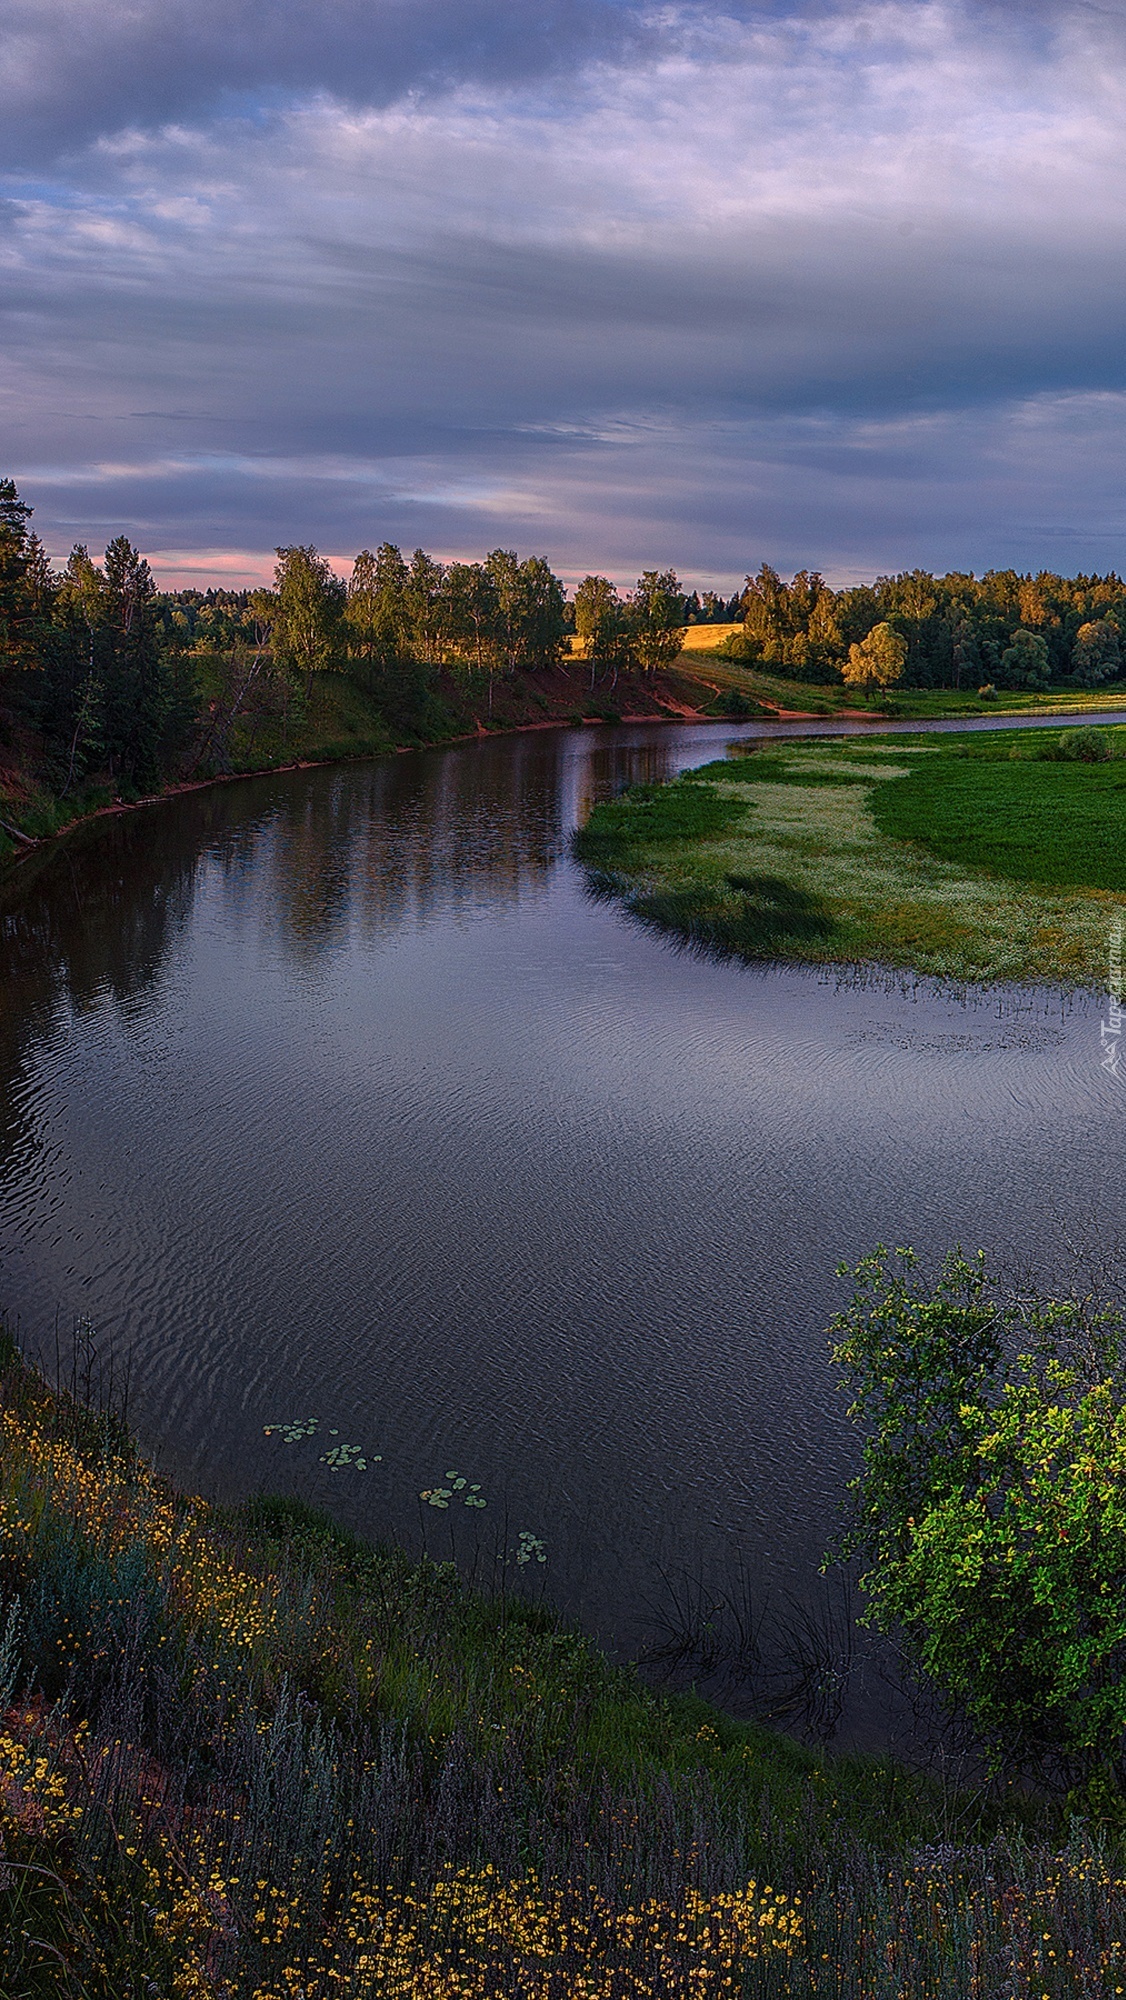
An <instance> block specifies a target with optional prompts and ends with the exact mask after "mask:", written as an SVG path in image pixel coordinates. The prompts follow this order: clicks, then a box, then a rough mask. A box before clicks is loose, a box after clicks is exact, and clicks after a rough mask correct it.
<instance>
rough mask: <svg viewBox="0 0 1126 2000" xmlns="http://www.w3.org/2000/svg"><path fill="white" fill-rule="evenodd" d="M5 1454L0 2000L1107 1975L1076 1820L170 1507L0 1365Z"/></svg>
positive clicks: (737, 1989)
mask: <svg viewBox="0 0 1126 2000" xmlns="http://www.w3.org/2000/svg"><path fill="white" fill-rule="evenodd" d="M0 1438H2V1440H3V1450H2V1453H0V1574H2V1577H3V1585H4V1589H3V1600H4V1616H3V1619H2V1620H0V1836H2V1849H0V1914H2V1921H0V1990H2V1991H3V1992H5V1993H6V1994H11V1995H13V1996H17V1995H18V1996H19V2000H48V1996H50V2000H60V1996H73V1997H74V2000H134V1996H136V2000H141V1996H143V1995H150V1994H152V1993H154V1992H156V1993H160V1994H161V1995H169V1996H176V2000H181V1996H182V1997H183V2000H335V1996H337V1995H339V1994H347V1995H348V1996H349V2000H490V1996H491V1997H492V2000H500V1996H508V2000H515V1996H516V1995H519V1996H520V2000H575V1996H578V1995H583V1996H585V2000H722V1997H723V1996H736V1995H741V1996H744V2000H749V1996H754V2000H782V1996H790V2000H893V1996H895V2000H903V1996H909V2000H966V1996H968V1995H972V1994H978V1995H980V1996H982V2000H993V1996H994V1995H997V1994H1000V1993H1001V1992H1002V1990H1004V1991H1013V1992H1019V1993H1022V1994H1030V1995H1031V1994H1036V1995H1041V1994H1043V1993H1048V1994H1049V1995H1050V1996H1051V2000H1094V1996H1095V1995H1096V1994H1098V1995H1102V1994H1104V1993H1107V1992H1112V1991H1113V1990H1114V1982H1115V1979H1116V1978H1121V1977H1122V1962H1123V1961H1122V1945H1121V1943H1120V1942H1119V1940H1120V1939H1121V1938H1122V1935H1123V1924H1124V1923H1126V1881H1123V1880H1122V1879H1121V1871H1120V1868H1119V1864H1118V1861H1117V1858H1116V1852H1115V1850H1114V1848H1113V1846H1112V1845H1109V1846H1108V1838H1109V1836H1110V1832H1111V1827H1110V1824H1109V1823H1104V1824H1103V1825H1102V1826H1101V1828H1100V1826H1099V1824H1098V1823H1097V1822H1090V1823H1085V1822H1083V1821H1081V1820H1080V1819H1077V1818H1075V1817H1074V1816H1072V1817H1071V1818H1070V1819H1069V1818H1068V1815H1067V1812H1066V1810H1065V1809H1064V1808H1062V1807H1061V1806H1060V1805H1059V1804H1058V1803H1054V1802H1053V1801H1052V1800H1051V1799H1049V1798H1047V1797H1045V1796H1039V1797H1038V1796H1036V1795H1034V1794H1032V1793H1025V1792H1021V1791H1019V1790H1014V1789H1013V1788H1012V1787H1011V1785H1010V1786H1008V1787H1006V1786H1004V1785H1000V1784H997V1785H994V1786H993V1787H991V1788H990V1787H985V1788H982V1787H981V1786H980V1785H977V1786H976V1787H970V1786H968V1785H967V1786H966V1787H965V1788H964V1789H961V1790H959V1789H958V1787H957V1786H956V1785H952V1784H951V1783H950V1782H949V1781H946V1782H942V1783H939V1782H936V1781H935V1780H933V1779H931V1778H928V1777H926V1776H924V1775H922V1774H919V1773H917V1772H913V1771H911V1770H909V1769H907V1768H906V1767H904V1766H902V1765H898V1764H896V1763H895V1762H893V1761H891V1760H889V1759H886V1758H884V1759H874V1758H868V1759H863V1758H858V1757H852V1758H849V1757H842V1756H836V1755H830V1754H828V1753H827V1752H826V1751H825V1750H824V1749H818V1748H816V1747H805V1746H802V1745H801V1744H799V1743H797V1742H795V1741H793V1740H792V1739H790V1738H787V1737H785V1736H781V1735H777V1734H773V1733H771V1732H768V1731H767V1730H765V1729H763V1728H760V1727H756V1726H754V1725H752V1724H747V1723H741V1722H737V1721H735V1720H733V1719H732V1718H731V1717H730V1716H728V1715H725V1714H723V1713H722V1712H721V1711H720V1710H718V1709H716V1708H714V1707H711V1706H709V1705H708V1704H707V1703H706V1702H704V1701H702V1700H700V1699H699V1698H698V1697H697V1696H696V1695H694V1694H691V1693H681V1694H673V1693H669V1692H662V1691H660V1690H657V1689H654V1688H652V1687H650V1686H648V1685H646V1684H645V1683H644V1682H643V1681H641V1680H640V1679H639V1678H638V1677H637V1675H636V1674H635V1673H634V1672H633V1671H632V1670H630V1669H625V1668H618V1667H614V1666H612V1665H610V1663H609V1662H608V1661H607V1660H606V1659H605V1657H604V1656H603V1655H602V1654H601V1653H600V1652H599V1650H598V1648H597V1647H596V1646H595V1645H594V1644H593V1643H592V1642H591V1641H589V1640H588V1639H586V1638H584V1637H583V1636H582V1635H581V1634H578V1633H576V1632H573V1631H569V1630H567V1629H566V1628H565V1627H564V1626H563V1625H562V1624H561V1623H560V1622H559V1621H558V1619H557V1618H556V1617H555V1616H554V1615H553V1614H552V1613H551V1612H550V1611H548V1610H546V1609H544V1608H543V1607H542V1606H540V1605H538V1604H537V1603H535V1602H534V1601H532V1600H530V1599H529V1598H528V1597H526V1596H524V1595H522V1594H521V1593H520V1591H519V1589H518V1588H509V1589H508V1590H507V1591H506V1592H504V1593H503V1594H501V1595H499V1596H492V1597H488V1596H485V1595H483V1594H482V1593H481V1592H480V1591H477V1590H474V1589H473V1588H471V1587H470V1586H469V1585H468V1584H466V1583H465V1582H464V1581H462V1580H461V1579H460V1578H459V1577H458V1575H457V1574H456V1572H455V1571H454V1569H453V1567H452V1565H450V1564H438V1563H434V1562H431V1561H429V1560H427V1559H417V1558H413V1557H410V1556H408V1555H407V1554H405V1553H404V1552H402V1551H399V1550H394V1549H388V1548H380V1547H373V1546H369V1545H367V1544H364V1543H362V1542H360V1541H358V1540H357V1539H356V1538H355V1537H353V1536H351V1535H349V1534H348V1533H346V1532H345V1531H343V1530H341V1529H340V1528H338V1527H336V1526H335V1525H334V1523H333V1522H332V1521H331V1520H330V1519H329V1518H328V1517H327V1516H325V1515H323V1514H320V1513H318V1512H317V1511H316V1510H315V1509H313V1508H310V1507H308V1506H307V1505H305V1504H303V1503H302V1502H301V1501H299V1500H295V1499H281V1498H278V1499H267V1498H262V1499H257V1500H254V1501H251V1502H247V1503H244V1504H243V1505H241V1506H238V1507H224V1506H219V1505H213V1504H209V1503H207V1502H204V1501H202V1500H199V1499H193V1498H191V1497H189V1496H187V1495H184V1494H181V1493H178V1492H177V1491H176V1490H174V1489H173V1488H172V1487H171V1486H170V1485H169V1484H168V1483H167V1482H165V1481H164V1480H162V1479H160V1478H158V1477H157V1476H156V1475H155V1474H154V1472H153V1471H152V1469H151V1468H150V1467H149V1466H148V1465H147V1464H146V1462H145V1461H144V1460H143V1459H142V1458H141V1457H140V1456H139V1454H138V1452H137V1450H136V1448H135V1446H134V1444H133V1442H132V1440H131V1438H130V1436H129V1434H128V1432H127V1431H126V1429H125V1428H124V1426H123V1424H122V1423H121V1421H120V1420H119V1419H118V1418H117V1417H116V1416H115V1415H114V1414H113V1413H112V1411H110V1410H108V1409H104V1408H103V1409H98V1408H95V1407H91V1406H90V1404H89V1403H84V1402H82V1401H80V1400H76V1399H75V1397H74V1396H72V1395H69V1394H67V1393H65V1392H61V1391H54V1390H51V1389H50V1388H48V1386H47V1385H46V1384H45V1382H44V1381H43V1380H42V1378H41V1377H40V1376H38V1375H37V1374H36V1373H35V1372H34V1371H33V1370H31V1369H30V1368H28V1367H27V1366H26V1365H25V1364H24V1363H23V1362H22V1361H21V1360H20V1358H19V1356H18V1353H17V1351H16V1349H15V1347H14V1344H13V1343H12V1342H11V1340H10V1339H8V1338H7V1337H6V1336H5V1337H4V1339H3V1346H2V1352H0ZM1072 1803H1073V1802H1072ZM1007 1980H1008V1981H1013V1982H1015V1983H1012V1984H1006V1981H1007Z"/></svg>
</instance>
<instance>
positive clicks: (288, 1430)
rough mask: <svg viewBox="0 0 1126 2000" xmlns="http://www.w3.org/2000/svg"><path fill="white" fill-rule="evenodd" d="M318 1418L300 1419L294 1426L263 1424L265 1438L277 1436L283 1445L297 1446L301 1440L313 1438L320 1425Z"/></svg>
mask: <svg viewBox="0 0 1126 2000" xmlns="http://www.w3.org/2000/svg"><path fill="white" fill-rule="evenodd" d="M320 1421H321V1420H320V1418H319V1417H302V1418H301V1419H300V1421H299V1422H297V1423H295V1424H264V1425H263V1426H262V1428H263V1430H264V1431H265V1433H266V1436H267V1437H273V1436H274V1435H275V1434H276V1435H277V1436H279V1437H280V1438H281V1440H282V1443H283V1444H297V1443H298V1442H299V1441H300V1439H301V1438H311V1437H315V1436H316V1433H317V1430H318V1428H319V1425H320Z"/></svg>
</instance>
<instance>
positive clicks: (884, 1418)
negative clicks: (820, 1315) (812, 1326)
mask: <svg viewBox="0 0 1126 2000" xmlns="http://www.w3.org/2000/svg"><path fill="white" fill-rule="evenodd" d="M852 1276H853V1277H854V1279H855V1281H856V1287H857V1289H856V1292H855V1294H854V1296H853V1299H852V1301H851V1303H850V1304H849V1305H848V1306H847V1307H846V1308H845V1310H844V1311H843V1312H842V1313H840V1314H838V1315H837V1317H836V1319H835V1320H834V1321H833V1324H832V1328H831V1332H832V1334H833V1337H834V1341H835V1346H834V1358H835V1359H836V1361H837V1363H838V1365H839V1366H840V1367H841V1368H842V1369H843V1371H844V1374H845V1377H846V1379H847V1381H848V1382H849V1384H850V1387H851V1389H852V1394H853V1401H852V1406H851V1414H852V1415H853V1416H854V1417H855V1418H856V1419H857V1420H858V1421H860V1422H862V1423H863V1424H864V1425H865V1427H866V1430H867V1433H868V1435H867V1440H866V1442H865V1445H864V1453H863V1456H864V1469H863V1472H862V1473H861V1474H860V1476H859V1478H858V1479H856V1480H855V1481H854V1482H853V1486H852V1491H853V1495H854V1499H855V1512H854V1517H853V1525H852V1528H851V1532H850V1533H849V1535H848V1536H847V1538H846V1542H845V1548H846V1550H848V1551H856V1552H860V1553H862V1554H863V1555H864V1556H866V1557H867V1559H868V1562H869V1564H870V1567H869V1569H868V1571H867V1574H866V1575H865V1576H864V1577H863V1578H862V1579H861V1587H862V1588H863V1589H864V1591H865V1592H866V1594H867V1596H868V1598H869V1600H870V1611H869V1614H868V1615H869V1618H870V1619H871V1621H872V1622H874V1623H875V1624H876V1625H878V1626H879V1627H881V1628H882V1629H884V1630H889V1629H892V1628H896V1629H898V1630H899V1631H900V1632H901V1633H902V1634H903V1635H904V1638H905V1640H906V1643H907V1646H908V1648H909V1650H910V1651H911V1653H912V1654H913V1655H914V1657H915V1659H916V1661H917V1662H918V1664H919V1665H920V1666H921V1667H922V1669H923V1670H924V1671H925V1672H926V1673H927V1674H928V1675H930V1676H931V1677H932V1678H933V1679H934V1680H935V1681H936V1682H937V1684H938V1686H939V1687H940V1688H941V1689H942V1691H943V1692H944V1693H945V1695H946V1696H947V1697H948V1699H950V1700H951V1701H952V1702H953V1703H955V1704H957V1705H960V1706H961V1707H962V1708H963V1709H964V1711H965V1713H966V1714H967V1715H968V1717H969V1718H970V1720H971V1721H972V1723H973V1724H974V1725H975V1727H976V1729H977V1731H978V1733H979V1734H980V1736H981V1738H982V1739H983V1741H984V1743H985V1744H986V1746H987V1748H988V1751H989V1753H990V1756H991V1758H992V1761H993V1764H994V1766H995V1767H996V1768H999V1767H1000V1765H1001V1763H1002V1762H1003V1761H1006V1762H1008V1763H1009V1764H1010V1765H1014V1764H1015V1765H1018V1766H1020V1765H1023V1766H1027V1767H1030V1768H1033V1769H1035V1770H1036V1771H1037V1772H1038V1773H1039V1774H1040V1775H1041V1776H1048V1777H1054V1778H1057V1779H1062V1780H1063V1781H1065V1782H1068V1783H1070V1784H1072V1785H1075V1784H1077V1783H1085V1784H1087V1785H1089V1784H1090V1783H1091V1782H1092V1781H1094V1782H1096V1783H1097V1782H1098V1781H1099V1780H1100V1778H1101V1779H1106V1780H1109V1781H1110V1782H1112V1783H1113V1784H1114V1785H1115V1787H1116V1788H1120V1787H1121V1785H1122V1782H1123V1779H1124V1778H1126V1393H1124V1392H1126V1382H1124V1378H1123V1365H1122V1364H1123V1354H1122V1342H1123V1332H1124V1329H1123V1323H1122V1320H1121V1318H1120V1317H1119V1315H1118V1314H1117V1313H1113V1312H1106V1311H1102V1312H1096V1311H1094V1310H1093V1309H1092V1308H1091V1306H1090V1304H1089V1302H1084V1301H1079V1300H1075V1299H1063V1300H1056V1299H1048V1300H1044V1299H1040V1298H1038V1297H1035V1296H1029V1295H1020V1294H1016V1293H1009V1294H1005V1293H1003V1292H1002V1291H1001V1290H1000V1288H999V1287H998V1286H997V1285H996V1284H995V1283H994V1282H993V1281H992V1280H991V1279H990V1277H989V1276H988V1274H987V1273H986V1271H985V1269H984V1266H983V1263H982V1260H981V1258H980V1256H979V1257H978V1258H977V1259H975V1260H973V1261H969V1260H967V1259H966V1258H965V1257H963V1256H962V1255H961V1253H960V1252H954V1253H952V1254H951V1256H949V1257H948V1258H947V1260H946V1262H945V1264H944V1265H943V1268H942V1270H941V1272H940V1273H939V1276H938V1279H937V1281H936V1282H935V1283H934V1284H933V1285H927V1284H926V1283H924V1282H923V1281H921V1279H920V1277H919V1275H918V1271H917V1264H916V1259H915V1257H914V1255H913V1253H912V1252H910V1251H900V1252H899V1253H897V1256H896V1258H895V1259H891V1258H890V1257H889V1254H888V1253H887V1252H886V1251H885V1250H884V1249H882V1248H881V1249H879V1250H877V1251H876V1253H875V1254H874V1255H873V1256H871V1257H868V1258H865V1260H864V1261H863V1262H862V1263H861V1264H860V1265H858V1266H857V1268H856V1270H855V1272H853V1273H852Z"/></svg>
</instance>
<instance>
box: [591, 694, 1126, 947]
mask: <svg viewBox="0 0 1126 2000" xmlns="http://www.w3.org/2000/svg"><path fill="white" fill-rule="evenodd" d="M1107 733H1108V735H1109V734H1110V732H1107ZM1117 735H1118V732H1114V736H1115V737H1117ZM1058 743H1059V739H1058V737H1057V734H1056V732H1054V731H1051V732H1049V731H1045V732H1043V733H1042V735H1041V734H1038V736H1037V741H1036V744H1035V747H1034V749H1033V747H1032V746H1029V745H1026V744H1022V745H1020V746H1017V747H1016V748H1014V746H1013V741H1012V737H1011V736H1010V735H1007V734H1005V733H1003V732H998V733H997V734H996V735H994V734H993V733H992V732H988V733H985V734H983V735H979V736H976V737H974V738H973V739H971V740H969V741H967V740H965V739H958V740H952V741H947V742H943V743H938V744H936V743H935V741H934V739H933V738H931V739H929V740H928V741H927V742H925V743H923V742H918V741H914V742H913V741H911V740H910V739H904V738H902V737H901V738H897V739H896V740H895V741H894V742H891V743H889V742H887V741H885V742H883V743H880V742H878V741H872V742H867V743H865V744H863V745H860V746H858V745H856V744H855V742H852V741H850V742H848V743H846V744H840V745H835V744H832V743H827V742H825V741H824V740H821V741H818V742H816V743H813V744H804V745H794V746H793V747H792V748H791V747H787V748H786V749H784V750H783V749H781V748H780V747H779V746H778V745H777V744H771V745H770V746H769V747H767V748H764V749H763V750H761V751H758V752H756V753H752V754H750V755H743V756H740V757H738V758H736V759H733V760H731V761H729V762H725V763H713V764H709V765H707V766H705V767H704V768H703V770H700V771H695V772H692V773H690V774H689V775H688V776H687V777H685V778H680V779H678V780H677V781H676V782H675V784H673V785H671V786H669V787H667V788H665V792H664V794H663V795H662V796H661V797H659V798H655V797H652V796H650V797H647V799H646V800H645V802H644V804H643V805H642V806H641V807H639V808H635V807H634V805H633V797H634V795H633V794H632V793H630V794H626V795H625V796H624V797H623V798H621V799H618V800H615V801H613V802H612V803H611V804H610V805H608V806H599V807H598V808H597V809H596V810H595V812H594V813H593V815H592V817H591V820H590V822H589V823H588V825H587V827H586V828H584V829H583V830H582V831H581V832H580V833H579V834H578V836H577V837H576V852H577V854H578V856H579V858H580V860H582V861H583V862H584V863H585V864H586V866H587V867H588V869H589V870H590V872H591V880H592V884H593V886H594V887H595V888H596V889H598V890H600V891H602V892H604V893H610V894H613V895H618V896H620V897H622V898H623V900H624V901H625V903H626V905H627V907H628V908H629V909H630V910H631V912H632V913H633V914H634V915H635V916H637V917H638V918H639V919H640V920H641V921H642V922H644V923H647V924H651V925H653V926H654V927H655V928H658V929H661V930H664V931H667V932H671V933H672V934H674V935H676V936H678V937H680V938H681V939H682V940H683V941H684V942H685V943H686V944H687V945H688V946H689V947H690V948H695V949H701V950H706V951H709V952H716V953H719V954H721V955H727V956H733V957H742V958H747V959H757V958H782V959H785V958H789V959H800V960H804V961H807V962H809V961H812V962H828V963H832V962H837V963H855V962H858V961H874V962H876V963H879V964H883V965H887V966H891V967H902V968H910V969H912V970H914V971H918V972H922V973H927V974H930V975H932V976H934V977H937V978H941V979H946V980H952V981H956V982H959V983H962V982H968V981H998V980H1050V981H1053V982H1057V983H1060V984H1065V985H1068V984H1076V985H1080V984H1092V985H1097V984H1100V983H1104V982H1105V978H1106V957H1107V935H1108V931H1109V928H1110V926H1111V924H1112V923H1113V921H1114V916H1115V898H1116V896H1117V895H1118V894H1119V893H1120V892H1121V891H1122V890H1124V889H1126V860H1124V859H1123V857H1124V856H1126V759H1123V758H1121V757H1120V755H1119V754H1117V753H1116V754H1115V755H1114V756H1113V757H1111V758H1109V759H1107V760H1106V761H1102V762H1093V763H1088V762H1084V761H1081V760H1079V759H1076V760H1075V761H1066V760H1064V761H1052V757H1053V752H1056V751H1058ZM647 789H650V790H651V788H647ZM724 812H726V814H727V817H726V819H723V820H722V823H721V820H720V817H719V816H720V815H722V814H723V813H724ZM764 885H765V887H764Z"/></svg>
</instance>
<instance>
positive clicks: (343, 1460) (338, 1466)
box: [321, 1431, 383, 1472]
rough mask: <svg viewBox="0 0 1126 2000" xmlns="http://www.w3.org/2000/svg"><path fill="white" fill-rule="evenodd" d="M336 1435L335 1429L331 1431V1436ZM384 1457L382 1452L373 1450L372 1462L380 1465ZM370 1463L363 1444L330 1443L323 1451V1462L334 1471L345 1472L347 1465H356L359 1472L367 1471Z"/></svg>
mask: <svg viewBox="0 0 1126 2000" xmlns="http://www.w3.org/2000/svg"><path fill="white" fill-rule="evenodd" d="M336 1435H337V1433H336V1432H335V1431H330V1432H329V1436H330V1437H335V1436H336ZM382 1457H383V1454H382V1452H378V1451H376V1452H373V1453H372V1456H371V1461H370V1462H371V1464H372V1465H379V1464H380V1463H381V1462H382ZM368 1463H369V1461H368V1460H367V1458H365V1456H364V1448H363V1445H362V1444H334V1445H330V1446H329V1448H328V1450H327V1451H323V1452H322V1453H321V1464H322V1465H327V1466H328V1467H329V1468H330V1469H331V1470H332V1471H333V1472H343V1470H344V1468H345V1466H349V1465H352V1466H355V1468H356V1471H357V1472H366V1471H367V1469H368Z"/></svg>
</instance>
